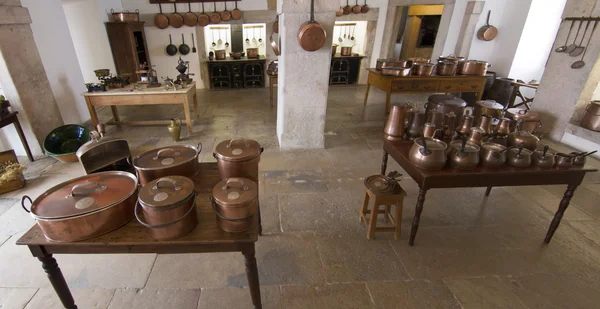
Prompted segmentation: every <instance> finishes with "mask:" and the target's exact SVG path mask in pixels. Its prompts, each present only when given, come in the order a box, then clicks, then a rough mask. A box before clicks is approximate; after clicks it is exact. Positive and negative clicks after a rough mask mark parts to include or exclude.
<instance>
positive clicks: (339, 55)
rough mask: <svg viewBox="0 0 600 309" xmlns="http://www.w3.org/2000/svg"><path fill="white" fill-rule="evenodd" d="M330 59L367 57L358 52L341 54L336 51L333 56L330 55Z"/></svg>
mask: <svg viewBox="0 0 600 309" xmlns="http://www.w3.org/2000/svg"><path fill="white" fill-rule="evenodd" d="M331 58H332V59H352V58H361V59H362V58H367V56H363V55H359V54H352V55H350V56H342V55H341V54H339V53H337V54H335V55H333V56H331Z"/></svg>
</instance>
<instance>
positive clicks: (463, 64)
mask: <svg viewBox="0 0 600 309" xmlns="http://www.w3.org/2000/svg"><path fill="white" fill-rule="evenodd" d="M489 67H491V65H490V64H489V63H487V62H486V61H479V60H466V61H459V62H458V69H457V74H459V75H485V74H486V73H487V69H488V68H489Z"/></svg>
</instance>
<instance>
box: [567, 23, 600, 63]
mask: <svg viewBox="0 0 600 309" xmlns="http://www.w3.org/2000/svg"><path fill="white" fill-rule="evenodd" d="M597 24H598V20H595V21H594V27H592V34H591V35H590V38H589V39H588V42H587V44H585V48H584V49H583V54H582V55H581V59H580V60H578V61H575V62H573V64H571V68H572V69H580V68H583V67H584V66H585V62H584V61H583V57H585V52H586V51H587V48H588V46H589V45H590V41H591V40H592V36H593V35H594V31H595V30H596V25H597Z"/></svg>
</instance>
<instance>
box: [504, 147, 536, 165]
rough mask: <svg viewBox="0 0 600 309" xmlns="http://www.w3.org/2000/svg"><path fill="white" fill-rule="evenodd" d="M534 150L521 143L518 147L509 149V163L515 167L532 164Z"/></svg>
mask: <svg viewBox="0 0 600 309" xmlns="http://www.w3.org/2000/svg"><path fill="white" fill-rule="evenodd" d="M532 153H533V151H531V150H529V149H527V148H525V147H524V145H523V144H519V145H518V146H517V147H512V148H509V149H508V158H507V161H506V162H507V163H508V165H510V166H513V167H528V166H530V165H531V154H532Z"/></svg>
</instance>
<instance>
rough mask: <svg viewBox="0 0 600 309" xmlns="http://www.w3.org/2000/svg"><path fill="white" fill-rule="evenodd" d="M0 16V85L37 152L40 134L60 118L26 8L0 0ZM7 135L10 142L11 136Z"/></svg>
mask: <svg viewBox="0 0 600 309" xmlns="http://www.w3.org/2000/svg"><path fill="white" fill-rule="evenodd" d="M0 17H1V18H0V85H1V86H2V88H3V90H4V93H5V95H6V99H7V100H9V101H10V103H11V108H12V110H13V111H15V110H16V111H19V120H20V122H21V125H22V127H23V130H24V132H25V136H26V138H27V141H28V142H29V145H30V147H31V151H32V152H33V154H34V155H41V154H42V150H41V147H40V145H41V144H42V143H43V141H44V138H45V137H46V135H47V134H48V133H50V131H51V130H52V129H54V128H56V127H58V126H61V125H63V120H62V118H61V115H60V111H59V109H58V105H57V104H56V100H55V99H54V95H53V93H52V89H51V88H50V83H49V82H48V77H47V76H46V71H45V70H44V66H43V64H42V60H41V58H40V54H39V53H38V49H37V46H36V45H35V41H34V39H33V33H32V31H31V27H30V24H31V17H30V16H29V11H28V10H27V9H26V8H24V7H21V1H19V0H12V1H8V0H7V1H2V2H0ZM64 61H77V59H64ZM7 137H8V138H9V140H10V141H11V144H13V143H12V136H7ZM16 140H17V141H18V138H17V139H16ZM36 140H37V142H38V143H36ZM19 147H20V146H19Z"/></svg>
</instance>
